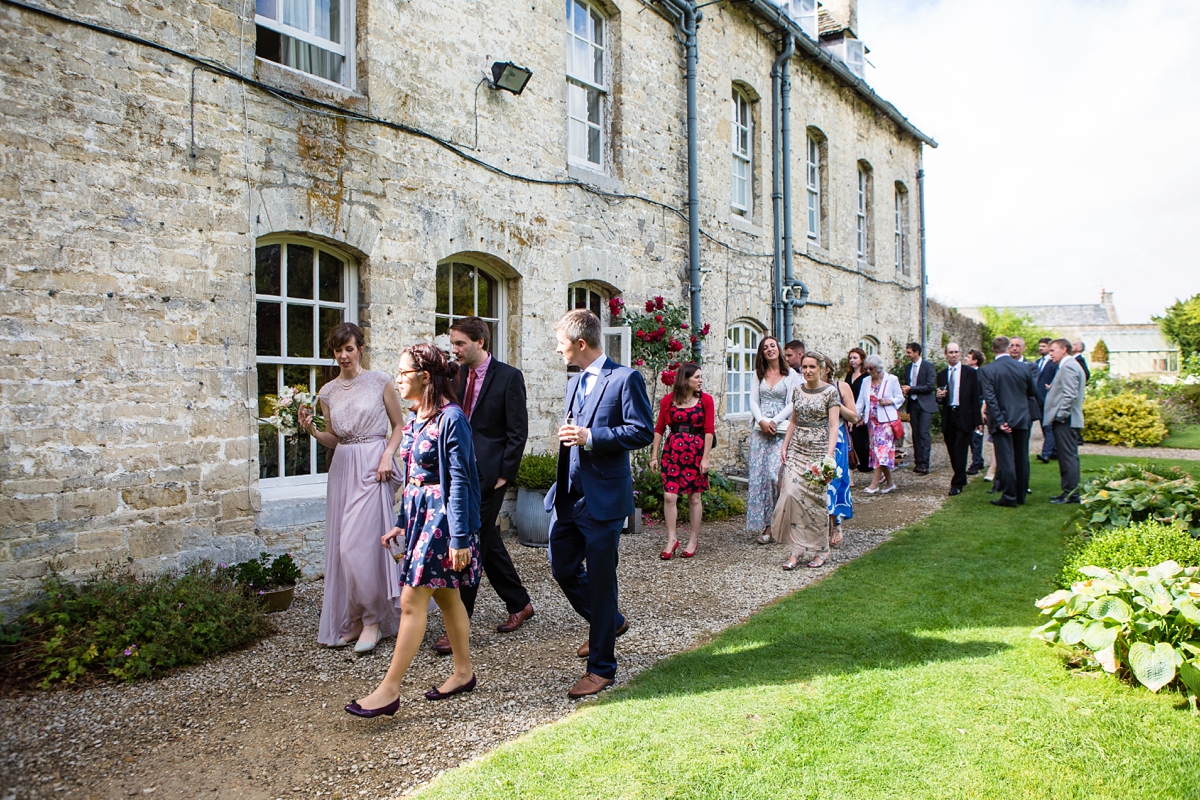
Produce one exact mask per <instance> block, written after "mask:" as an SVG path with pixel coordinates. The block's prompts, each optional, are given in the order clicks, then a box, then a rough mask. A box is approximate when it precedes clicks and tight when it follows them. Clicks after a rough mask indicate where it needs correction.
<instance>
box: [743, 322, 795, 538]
mask: <svg viewBox="0 0 1200 800" xmlns="http://www.w3.org/2000/svg"><path fill="white" fill-rule="evenodd" d="M754 374H755V377H756V379H757V380H756V382H755V383H753V384H751V386H750V413H751V414H752V415H753V416H754V428H753V430H751V431H750V494H749V496H748V497H747V498H746V530H748V531H754V532H755V533H761V534H762V535H761V536H759V537H758V543H759V544H767V543H768V542H770V541H771V514H772V512H773V511H774V510H775V500H776V498H777V497H778V494H779V487H778V480H779V457H780V454H781V453H782V452H783V433H784V427H785V426H786V424H787V421H788V420H789V419H791V417H792V405H791V402H790V396H789V395H790V393H791V390H792V386H793V385H794V384H795V378H796V376H795V373H793V372H792V371H791V370H789V369H788V365H787V361H786V360H785V359H784V357H783V349H782V348H781V347H780V346H779V341H778V340H777V339H776V338H775V337H774V336H767V337H765V338H764V339H763V340H762V341H761V342H759V344H758V353H757V354H756V355H755V357H754Z"/></svg>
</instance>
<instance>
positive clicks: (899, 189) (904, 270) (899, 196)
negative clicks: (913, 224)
mask: <svg viewBox="0 0 1200 800" xmlns="http://www.w3.org/2000/svg"><path fill="white" fill-rule="evenodd" d="M894 238H895V242H894V249H895V258H896V274H897V275H908V274H909V273H910V272H911V270H910V269H909V266H908V189H907V188H906V187H905V186H904V184H903V183H901V182H900V181H896V231H895V236H894Z"/></svg>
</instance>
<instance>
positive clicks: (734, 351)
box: [722, 318, 766, 421]
mask: <svg viewBox="0 0 1200 800" xmlns="http://www.w3.org/2000/svg"><path fill="white" fill-rule="evenodd" d="M735 328H738V329H741V331H742V336H741V337H740V338H741V340H742V343H741V344H739V345H738V346H737V347H733V346H730V340H731V333H732V332H733V330H734V329H735ZM765 331H766V328H765V327H764V326H763V325H761V324H760V323H759V322H758V321H757V320H754V319H746V318H743V319H737V320H734V321H733V322H731V323H729V327H728V328H726V329H725V392H724V396H723V398H722V399H723V405H724V412H725V413H724V419H726V420H734V421H737V420H743V419H750V406H749V397H750V390H749V385H748V384H745V383H743V385H742V388H741V391H740V392H739V394H741V395H742V397H743V399H744V400H745V401H746V407H745V409H744V410H739V411H730V410H729V407H730V403H729V400H730V397H731V396H732V394H733V392H731V391H730V389H729V379H730V376H731V374H734V373H733V371H731V370H730V368H729V367H730V360H731V357H736V356H744V355H746V354H747V353H748V354H749V355H750V359H751V361H750V369H749V370H744V369H742V370H737V371H736V372H737V373H739V374H741V375H742V376H743V378H744V379H745V378H746V377H747V376H749V380H754V379H755V377H756V376H755V372H754V362H753V359H754V356H755V355H757V353H758V343H759V341H760V340H761V338H762V336H763V335H764V334H765ZM747 334H751V335H752V336H753V338H754V346H753V347H749V348H747V347H746V345H745V341H746V339H748V338H749V336H747Z"/></svg>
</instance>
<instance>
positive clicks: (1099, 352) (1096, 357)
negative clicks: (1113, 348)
mask: <svg viewBox="0 0 1200 800" xmlns="http://www.w3.org/2000/svg"><path fill="white" fill-rule="evenodd" d="M1092 363H1093V364H1107V363H1108V345H1106V344H1105V343H1104V340H1103V339H1101V340H1100V341H1098V342H1096V346H1095V347H1093V348H1092Z"/></svg>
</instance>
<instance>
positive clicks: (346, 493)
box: [317, 370, 404, 644]
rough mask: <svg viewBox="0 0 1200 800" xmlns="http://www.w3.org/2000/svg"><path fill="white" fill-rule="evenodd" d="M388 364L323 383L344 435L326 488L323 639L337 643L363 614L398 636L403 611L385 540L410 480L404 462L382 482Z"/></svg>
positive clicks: (336, 429)
mask: <svg viewBox="0 0 1200 800" xmlns="http://www.w3.org/2000/svg"><path fill="white" fill-rule="evenodd" d="M390 380H391V376H390V375H388V374H387V373H386V372H379V371H377V370H366V371H363V372H362V373H361V374H360V375H359V376H358V377H357V378H355V379H354V381H353V382H352V383H351V384H350V388H349V389H346V388H344V387H343V385H342V384H341V382H340V381H338V380H336V379H335V380H332V381H329V382H328V383H326V384H325V385H324V386H322V387H321V391H320V397H321V399H322V400H323V401H325V406H326V407H327V408H328V409H329V428H328V430H329V431H330V432H331V433H333V434H334V435H335V436H337V437H338V446H337V447H336V448H335V449H334V451H333V461H332V463H330V465H329V484H328V487H327V489H326V493H325V598H324V602H323V603H322V605H321V623H320V628H319V632H318V635H317V641H318V642H320V643H321V644H335V643H336V642H337V640H338V638H339V637H342V636H346V635H348V634H349V633H350V632H351V631H352V630H353V628H354V623H355V621H356V620H359V619H361V620H362V622H363V624H364V625H374V624H376V623H378V625H379V635H380V636H381V637H383V636H392V635H394V634H395V633H396V630H397V628H398V627H399V620H400V617H399V613H398V612H397V610H396V607H395V604H394V603H393V602H392V601H390V600H389V599H388V594H389V587H390V585H391V583H392V579H393V578H394V576H395V572H396V567H395V563H394V562H393V561H392V559H391V557H390V556H389V555H388V552H387V550H385V549H384V548H383V547H382V546H381V545H380V543H379V540H380V539H381V538H382V537H383V535H384V534H385V533H387V532H388V531H389V530H391V528H392V521H393V519H394V517H393V509H394V508H395V503H396V492H397V491H398V490H399V489H400V485H401V484H402V483H403V480H404V479H403V476H402V473H401V471H400V465H399V464H398V463H394V464H393V467H392V477H391V479H390V480H388V481H384V482H382V483H379V482H376V480H375V474H376V471H377V470H378V469H379V461H380V459H381V458H382V457H383V451H384V450H386V449H387V434H388V417H387V409H386V408H385V407H384V405H383V392H384V388H385V387H386V386H387V385H388V382H389V381H390Z"/></svg>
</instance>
